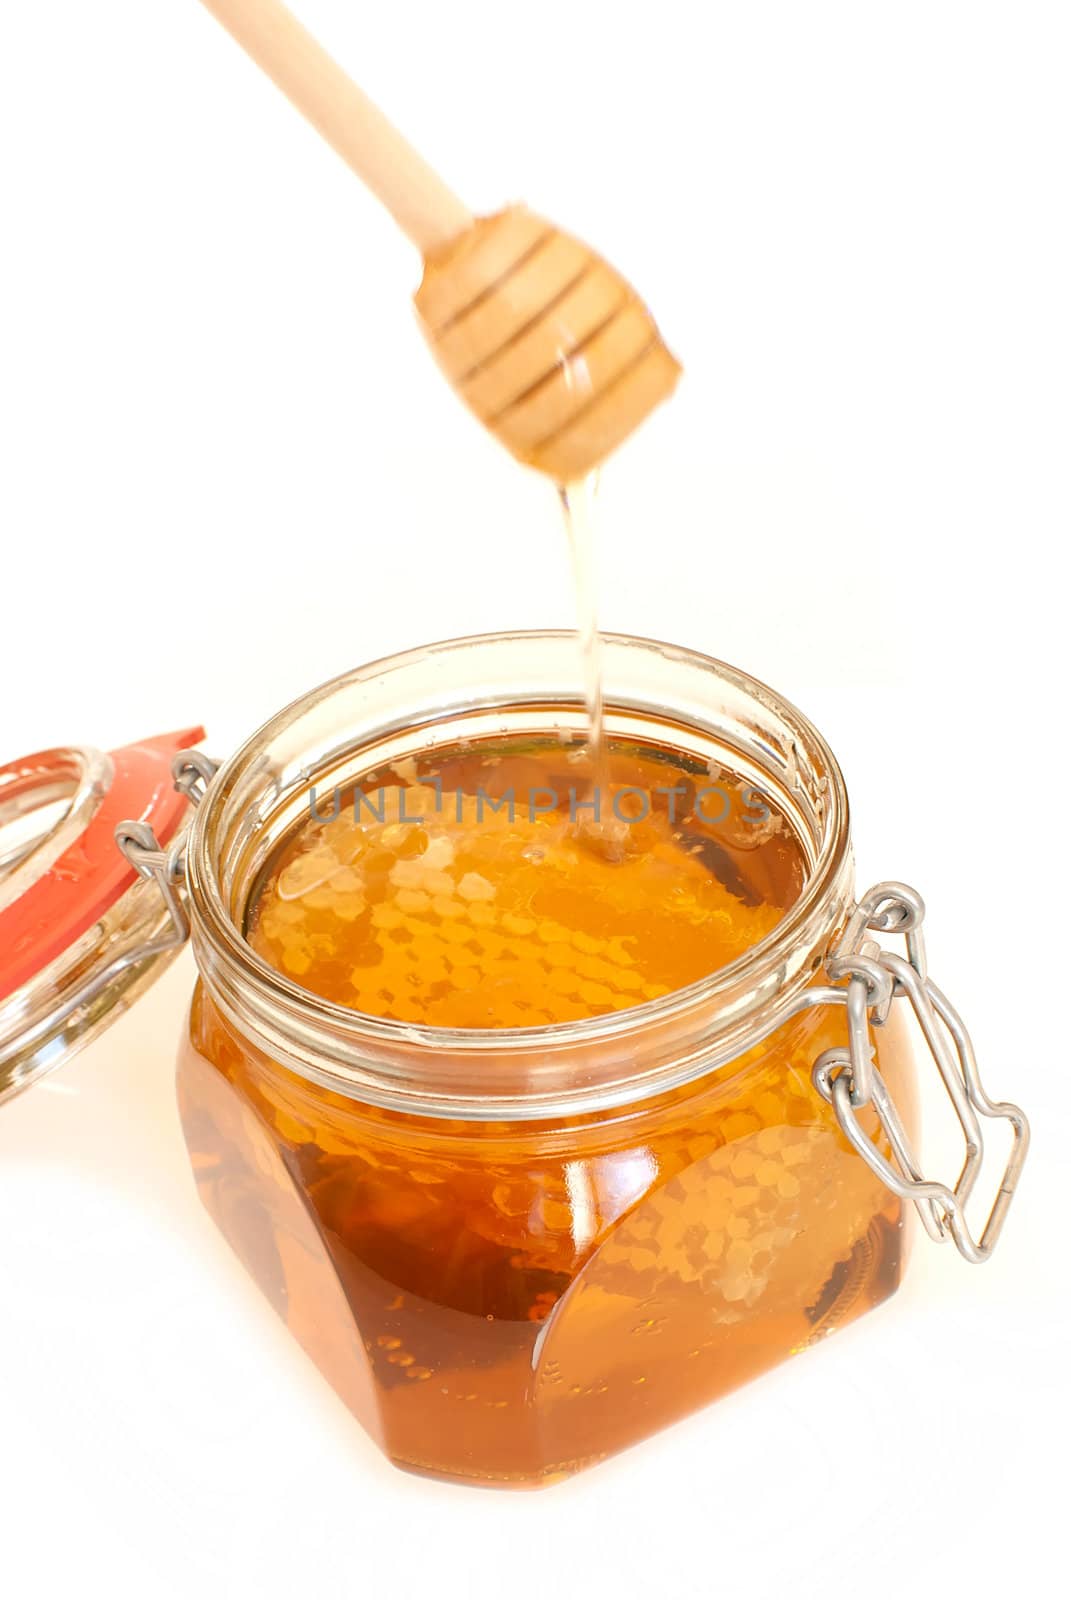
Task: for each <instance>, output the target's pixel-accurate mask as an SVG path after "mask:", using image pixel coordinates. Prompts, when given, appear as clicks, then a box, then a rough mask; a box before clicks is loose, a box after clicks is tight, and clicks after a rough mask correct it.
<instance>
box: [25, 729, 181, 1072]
mask: <svg viewBox="0 0 1071 1600" xmlns="http://www.w3.org/2000/svg"><path fill="white" fill-rule="evenodd" d="M203 737H204V731H203V729H201V728H198V727H194V728H183V729H180V730H178V731H176V732H174V733H166V734H161V735H159V736H157V737H155V738H152V739H146V740H144V741H142V742H140V743H138V744H131V745H125V746H124V747H123V748H122V749H120V750H113V751H112V752H111V753H110V754H106V753H104V752H103V751H100V750H94V749H92V748H89V747H87V746H65V747H61V748H58V749H53V750H42V751H38V752H37V753H35V754H34V755H30V756H23V757H21V758H20V759H19V760H16V761H11V762H8V763H7V764H6V765H4V766H0V1101H3V1100H5V1099H7V1098H9V1097H10V1096H12V1095H14V1094H16V1093H18V1092H19V1091H20V1090H22V1089H24V1088H26V1087H27V1086H28V1085H29V1084H30V1083H32V1082H33V1081H35V1080H36V1079H37V1078H39V1077H40V1076H42V1075H43V1074H44V1073H45V1072H48V1071H51V1070H52V1068H54V1067H56V1066H58V1065H59V1064H60V1062H61V1061H64V1060H65V1059H66V1058H67V1057H68V1056H69V1055H70V1054H71V1053H72V1052H73V1051H74V1050H75V1049H77V1048H78V1047H79V1046H80V1045H82V1044H85V1043H87V1042H88V1040H89V1039H91V1038H92V1037H93V1036H94V1035H95V1034H96V1033H97V1032H99V1031H100V1029H101V1028H102V1027H104V1026H105V1025H106V1024H107V1023H108V1022H109V1021H111V1019H112V1018H113V1017H115V1016H117V1015H119V1013H120V1012H121V1011H122V1010H124V1009H125V1008H126V1006H127V1005H128V1004H129V1003H130V1002H131V1000H133V999H134V997H135V996H136V995H137V994H139V993H140V992H141V990H142V989H144V988H146V987H147V986H148V984H149V983H151V982H152V980H153V979H154V978H155V977H156V976H157V974H158V973H159V972H160V971H161V970H162V968H163V967H164V966H165V965H166V964H167V962H168V961H169V960H170V959H171V958H172V957H173V956H174V955H175V954H177V952H178V950H179V949H180V948H181V945H182V943H183V941H184V939H185V933H186V929H185V913H184V911H183V909H182V905H181V899H180V897H179V895H178V893H177V887H178V880H179V877H180V875H181V859H180V855H179V849H180V845H181V840H182V836H183V835H184V832H185V828H186V824H187V821H188V817H189V813H190V800H189V794H188V789H187V788H186V787H185V786H184V785H182V784H181V782H179V783H178V784H177V783H176V775H177V773H178V771H179V768H180V767H181V765H182V764H183V761H184V759H185V760H191V759H192V760H193V761H194V762H196V760H197V757H196V756H193V757H190V758H184V757H183V754H182V753H183V752H184V751H189V750H190V749H191V747H192V746H193V745H195V744H197V742H198V741H199V740H200V739H202V738H203Z"/></svg>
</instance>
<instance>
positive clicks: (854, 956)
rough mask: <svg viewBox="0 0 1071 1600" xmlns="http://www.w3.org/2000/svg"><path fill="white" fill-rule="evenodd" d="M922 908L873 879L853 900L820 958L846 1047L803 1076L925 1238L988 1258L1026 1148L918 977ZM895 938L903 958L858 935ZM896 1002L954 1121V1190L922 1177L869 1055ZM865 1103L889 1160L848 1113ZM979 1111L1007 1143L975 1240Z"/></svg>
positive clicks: (950, 1015) (1010, 1113) (948, 1010)
mask: <svg viewBox="0 0 1071 1600" xmlns="http://www.w3.org/2000/svg"><path fill="white" fill-rule="evenodd" d="M925 914H926V911H925V906H924V904H923V902H922V898H921V896H920V895H918V894H917V893H916V891H915V890H914V889H911V888H909V887H908V886H907V885H906V884H902V883H880V884H878V885H876V887H874V888H873V889H871V890H870V891H869V892H868V893H867V894H865V895H864V896H863V898H862V899H861V900H860V901H859V903H858V904H857V906H856V907H855V910H854V911H853V912H852V915H851V916H850V917H849V919H848V923H847V925H846V927H845V930H844V933H843V935H842V936H841V938H840V940H839V941H838V943H837V945H836V948H835V950H834V952H833V954H832V956H831V957H830V959H829V963H828V968H829V974H830V977H831V978H833V979H834V981H835V982H836V981H838V980H841V979H847V986H846V987H845V988H843V989H836V990H833V991H827V994H836V995H838V996H839V997H840V998H841V1000H842V1002H843V1004H844V1006H845V1009H846V1011H847V1014H848V1046H847V1048H846V1049H845V1048H840V1049H836V1050H826V1051H825V1052H824V1053H823V1054H822V1055H821V1056H819V1058H818V1060H817V1061H816V1062H815V1064H814V1068H813V1071H812V1078H813V1081H814V1085H815V1088H816V1089H817V1090H818V1092H819V1094H821V1095H822V1097H823V1099H825V1100H827V1101H828V1102H829V1104H830V1105H832V1107H833V1109H834V1111H835V1112H836V1115H837V1121H838V1123H839V1124H840V1127H841V1130H842V1132H843V1133H844V1135H845V1137H846V1138H847V1139H848V1141H849V1143H850V1144H851V1145H852V1148H853V1149H854V1150H855V1151H856V1153H857V1154H858V1155H860V1156H861V1157H862V1158H863V1160H864V1161H865V1162H866V1163H867V1165H868V1166H869V1167H870V1169H871V1171H872V1172H874V1173H875V1174H876V1175H877V1176H878V1177H879V1178H880V1179H881V1180H882V1182H883V1183H884V1184H885V1185H886V1187H887V1188H889V1189H891V1191H892V1192H893V1194H895V1195H898V1196H899V1197H900V1198H901V1199H902V1200H911V1201H913V1202H914V1204H915V1207H916V1209H917V1210H918V1213H919V1216H920V1217H921V1218H922V1223H923V1226H924V1227H925V1229H926V1232H927V1233H928V1234H929V1236H930V1238H931V1239H934V1240H935V1241H937V1242H938V1243H943V1242H944V1241H945V1240H946V1239H948V1238H951V1239H952V1240H953V1241H954V1243H955V1245H956V1248H957V1250H958V1251H959V1253H960V1255H962V1256H963V1257H964V1258H965V1259H966V1260H967V1261H970V1262H973V1263H976V1264H977V1263H980V1262H983V1261H988V1259H989V1257H990V1256H991V1255H992V1253H993V1249H994V1247H995V1245H996V1242H997V1239H998V1238H999V1236H1000V1231H1001V1229H1002V1228H1003V1226H1004V1221H1005V1218H1006V1216H1007V1213H1008V1208H1009V1206H1010V1205H1011V1201H1012V1197H1013V1195H1014V1193H1015V1190H1016V1186H1017V1185H1018V1182H1019V1178H1020V1175H1021V1173H1022V1169H1023V1163H1024V1161H1025V1160H1026V1153H1027V1150H1028V1148H1029V1144H1030V1127H1029V1124H1028V1122H1027V1119H1026V1117H1025V1116H1024V1114H1023V1112H1022V1111H1021V1110H1020V1109H1019V1107H1018V1106H1015V1105H1011V1104H1010V1103H1008V1102H1006V1101H1002V1102H999V1103H998V1102H994V1101H992V1100H991V1099H990V1098H989V1096H988V1094H987V1093H986V1091H985V1089H984V1088H983V1086H982V1080H981V1077H980V1075H979V1071H978V1064H977V1061H976V1058H975V1054H974V1047H973V1045H972V1044H971V1039H970V1035H969V1034H968V1032H967V1029H966V1027H965V1026H964V1024H963V1021H962V1019H961V1018H960V1016H959V1014H958V1012H956V1011H955V1009H954V1008H953V1007H952V1005H951V1004H950V1002H949V1001H948V1000H947V999H946V997H945V996H944V995H943V994H942V993H941V991H940V989H938V988H937V986H936V984H934V983H933V982H932V981H931V979H930V978H929V977H928V975H927V970H926V949H925V943H924V940H923V934H922V923H923V919H924V917H925ZM871 932H878V933H896V934H900V935H902V936H903V938H904V941H905V944H906V947H907V956H906V959H905V957H904V956H902V955H898V954H897V953H896V952H895V951H891V950H884V949H882V948H881V947H880V946H879V945H878V944H877V942H876V941H875V940H873V939H871V938H868V937H867V935H868V933H871ZM902 998H906V999H907V1000H908V1002H909V1003H910V1005H911V1009H912V1011H913V1012H914V1014H915V1017H916V1020H917V1021H918V1024H919V1027H920V1029H921V1032H922V1035H923V1037H924V1039H925V1040H926V1044H927V1047H928V1049H929V1052H930V1055H931V1056H932V1057H933V1060H934V1062H935V1063H936V1066H937V1069H938V1072H939V1073H940V1076H941V1081H942V1082H943V1084H944V1087H945V1090H946V1092H947V1094H948V1097H949V1099H950V1100H951V1102H952V1106H953V1109H954V1110H955V1113H956V1116H957V1118H958V1120H959V1124H960V1128H961V1129H962V1132H963V1136H964V1140H965V1143H966V1158H965V1160H964V1163H963V1167H962V1169H961V1171H960V1175H959V1177H958V1179H957V1180H956V1183H955V1185H954V1186H952V1187H950V1186H949V1185H948V1184H946V1183H942V1182H939V1181H935V1180H932V1179H927V1178H926V1177H924V1176H923V1173H922V1170H921V1168H920V1166H919V1164H918V1159H917V1157H916V1155H915V1153H914V1151H913V1149H912V1147H911V1143H910V1140H909V1138H908V1136H907V1132H906V1130H905V1128H904V1125H903V1123H902V1121H901V1120H900V1116H899V1114H898V1112H897V1110H896V1107H895V1105H894V1104H893V1102H892V1099H891V1097H890V1095H889V1092H888V1090H887V1088H886V1086H885V1083H884V1081H883V1079H882V1077H881V1074H880V1072H879V1071H878V1068H877V1065H876V1063H875V1060H874V1043H873V1037H872V1034H871V1028H872V1027H881V1026H882V1025H883V1024H884V1022H885V1021H886V1019H887V1017H888V1015H889V1009H890V1007H891V1005H892V1003H893V1001H894V1000H898V999H902ZM866 1106H872V1107H873V1109H874V1112H875V1114H876V1116H877V1119H878V1122H879V1123H880V1125H881V1129H882V1132H883V1133H884V1134H885V1136H886V1138H887V1139H888V1141H889V1146H890V1148H891V1150H892V1156H893V1159H892V1160H889V1158H888V1157H886V1156H885V1155H884V1154H883V1153H882V1152H881V1150H879V1149H878V1147H877V1146H876V1145H875V1144H874V1143H873V1141H872V1140H871V1139H870V1137H869V1136H868V1135H867V1134H866V1133H865V1132H864V1130H863V1128H862V1126H861V1124H860V1122H859V1120H858V1117H857V1112H859V1111H861V1110H862V1109H863V1108H864V1107H866ZM979 1117H985V1118H989V1119H991V1120H994V1121H1001V1122H1008V1123H1010V1125H1011V1128H1012V1148H1011V1153H1010V1155H1009V1157H1008V1162H1007V1165H1006V1167H1005V1169H1004V1175H1003V1177H1002V1179H1001V1183H1000V1188H999V1189H998V1191H997V1196H996V1199H995V1200H994V1202H993V1206H992V1208H991V1210H990V1212H989V1216H988V1218H987V1220H986V1223H985V1226H984V1228H983V1229H982V1233H981V1236H980V1237H979V1238H977V1239H976V1238H975V1237H974V1235H973V1234H972V1233H971V1230H970V1228H969V1226H968V1224H967V1219H966V1205H967V1202H968V1200H969V1199H970V1196H971V1193H972V1191H973V1189H974V1185H975V1181H976V1179H977V1177H978V1172H979V1169H980V1167H981V1164H982V1157H983V1152H984V1141H983V1137H982V1129H981V1123H980V1121H979Z"/></svg>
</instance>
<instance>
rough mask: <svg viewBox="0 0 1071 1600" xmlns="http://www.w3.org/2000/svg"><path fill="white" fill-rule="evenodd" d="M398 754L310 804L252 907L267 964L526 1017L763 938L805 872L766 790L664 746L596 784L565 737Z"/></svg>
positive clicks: (441, 1013) (348, 998) (350, 990)
mask: <svg viewBox="0 0 1071 1600" xmlns="http://www.w3.org/2000/svg"><path fill="white" fill-rule="evenodd" d="M402 767H403V769H404V772H398V771H396V770H392V771H388V772H386V773H381V774H378V775H376V776H375V777H373V778H372V779H366V780H365V782H364V784H363V786H362V788H361V789H359V790H358V791H356V793H355V794H354V795H347V796H346V797H345V800H344V801H343V798H342V796H340V795H336V796H334V797H333V804H332V811H337V812H338V815H337V816H335V815H332V816H331V818H330V820H328V821H326V822H320V821H317V820H315V819H314V818H313V817H311V816H310V818H309V820H308V821H307V822H306V824H305V825H304V826H303V827H302V828H301V829H300V831H299V832H298V834H297V836H296V837H295V838H293V839H292V840H291V841H290V842H289V844H288V845H287V847H286V848H285V849H284V850H283V851H282V853H281V854H280V856H279V858H278V860H277V862H276V863H275V865H274V870H273V871H272V872H271V874H270V877H269V879H268V881H267V883H266V884H265V886H264V888H263V890H262V892H261V893H260V895H259V897H258V899H257V901H256V903H255V906H254V909H253V912H252V916H251V921H250V928H249V938H250V942H251V943H252V946H253V948H254V950H256V951H257V953H258V954H259V955H261V956H263V957H264V959H265V960H266V961H268V962H270V963H271V964H272V965H273V966H275V967H277V968H278V969H279V970H280V971H282V972H285V973H288V974H290V975H292V976H294V977H296V978H298V979H300V981H301V983H302V984H303V985H305V987H307V988H309V989H311V990H313V991H314V992H315V993H316V994H318V995H322V996H323V997H324V998H325V999H328V1000H334V1001H337V1002H339V1003H340V1004H342V1005H347V1006H352V1007H353V1008H354V1009H355V1010H358V1011H365V1012H370V1013H373V1014H375V1015H377V1016H384V1017H390V1018H393V1019H395V1020H397V1021H400V1022H420V1023H426V1024H431V1025H433V1026H435V1027H449V1028H520V1027H538V1026H542V1025H544V1024H548V1023H557V1022H572V1021H577V1020H579V1019H581V1018H583V1017H589V1016H595V1015H598V1014H600V1013H603V1012H608V1011H612V1010H621V1009H624V1008H626V1007H630V1006H635V1005H638V1004H640V1003H642V1002H643V1001H644V1000H654V999H657V998H658V997H659V996H661V995H665V994H667V993H668V992H669V991H670V990H673V989H679V988H683V987H684V986H685V985H687V984H690V983H694V982H696V981H697V980H699V979H701V978H704V977H706V976H707V975H708V974H709V973H711V972H714V971H716V970H717V968H719V967H722V966H725V965H727V964H728V962H730V961H732V960H734V959H735V958H736V957H737V956H740V955H742V954H743V953H744V952H745V951H746V950H748V949H749V948H751V947H752V946H754V945H756V944H758V942H759V940H760V939H763V938H764V937H765V936H766V935H767V934H768V933H770V932H771V931H772V929H773V927H774V925H775V924H776V922H777V921H778V920H779V918H780V916H781V914H782V913H783V912H784V911H785V910H786V909H787V907H788V906H789V905H790V904H791V902H792V900H793V899H794V898H795V896H796V894H797V893H798V891H799V887H800V884H801V883H802V879H803V863H802V857H801V854H800V851H799V848H798V846H797V845H796V844H795V843H794V841H793V840H792V838H791V835H790V834H789V832H788V831H787V829H786V828H785V827H784V819H783V818H782V817H781V815H780V814H779V813H777V812H775V811H774V809H773V808H772V803H771V802H770V801H769V800H768V799H766V798H765V797H763V796H762V795H760V794H759V793H758V792H755V791H751V790H748V789H746V788H745V787H744V786H743V785H741V784H740V783H739V782H738V781H736V780H732V779H729V778H727V777H725V776H724V775H722V774H720V773H718V774H717V775H716V776H717V777H719V778H720V779H721V781H720V782H715V781H714V777H715V775H714V774H711V773H709V772H706V773H700V774H696V773H695V772H694V771H690V770H688V769H687V768H686V766H684V765H683V764H682V762H681V760H680V758H677V759H674V758H673V756H672V755H671V754H670V753H669V752H665V751H663V752H658V753H651V752H647V751H645V750H644V749H643V748H642V747H635V748H633V749H630V750H611V751H609V752H607V753H606V755H605V757H604V760H603V762H602V764H601V771H602V773H603V776H604V781H603V782H602V783H601V784H600V785H599V786H598V788H597V790H596V789H595V788H594V787H593V785H592V782H591V778H590V776H589V763H588V761H587V756H586V751H585V749H584V747H583V746H575V747H565V746H563V745H562V744H561V743H559V742H557V741H551V742H549V743H547V742H544V743H542V744H540V743H539V742H538V741H527V742H526V743H525V744H524V746H523V747H522V748H521V749H517V748H514V747H512V746H510V745H506V746H499V745H495V744H492V745H489V746H483V747H480V748H477V749H469V750H459V751H452V752H447V753H445V754H443V755H440V756H438V757H437V758H436V759H435V761H434V764H433V765H432V766H430V767H429V768H428V770H425V771H421V772H419V773H418V772H417V767H416V763H415V761H414V760H412V758H410V759H409V760H408V761H405V762H403V763H402ZM596 795H597V798H596ZM319 804H320V806H321V807H323V806H324V804H325V802H324V801H323V800H322V798H321V800H320V802H319Z"/></svg>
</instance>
